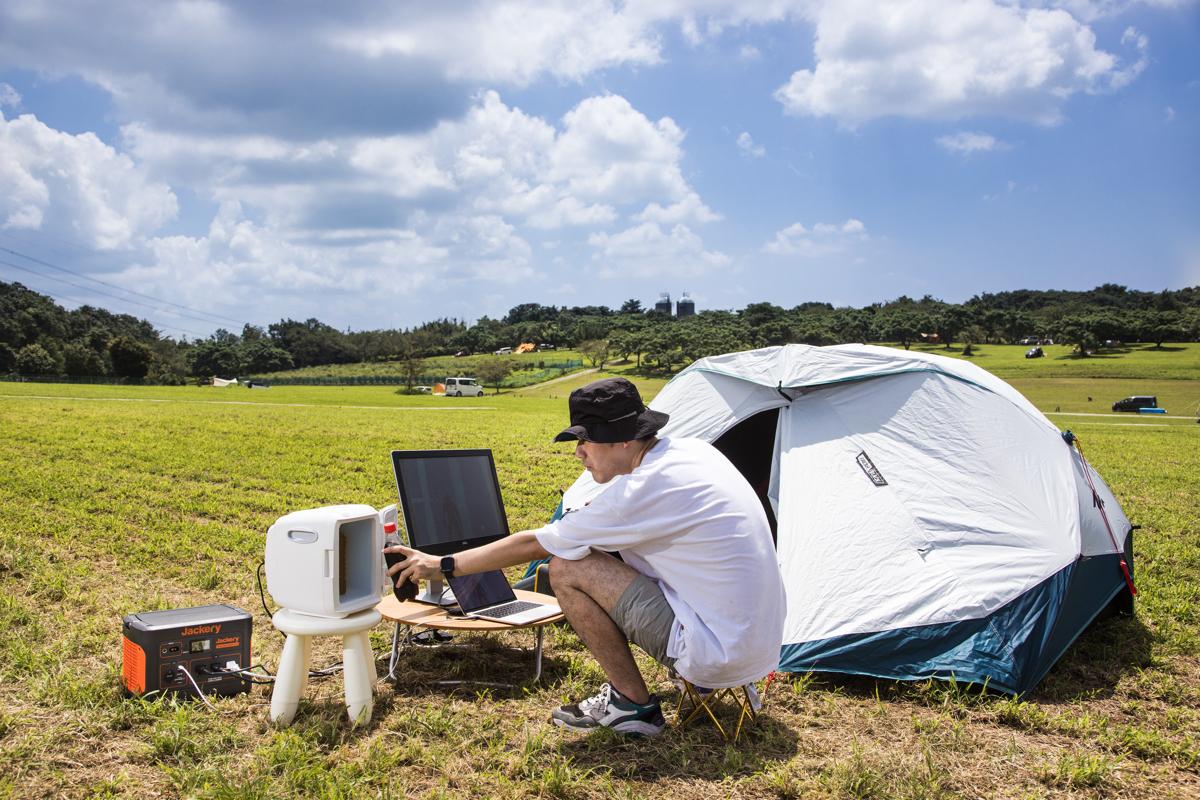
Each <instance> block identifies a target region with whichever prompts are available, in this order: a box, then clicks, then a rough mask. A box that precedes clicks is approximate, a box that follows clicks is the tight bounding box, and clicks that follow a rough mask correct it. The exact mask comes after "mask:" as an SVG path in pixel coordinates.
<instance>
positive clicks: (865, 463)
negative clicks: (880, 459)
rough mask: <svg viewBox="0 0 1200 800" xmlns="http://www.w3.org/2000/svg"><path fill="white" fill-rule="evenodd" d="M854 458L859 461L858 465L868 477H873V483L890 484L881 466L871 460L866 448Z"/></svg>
mask: <svg viewBox="0 0 1200 800" xmlns="http://www.w3.org/2000/svg"><path fill="white" fill-rule="evenodd" d="M854 460H855V461H857V462H858V465H859V466H860V467H862V471H863V472H865V473H866V474H867V477H868V478H870V479H871V483H873V484H875V485H876V486H887V485H888V482H887V481H886V480H884V477H883V473H882V472H880V471H879V468H878V467H876V466H875V462H873V461H871V457H870V456H869V455H867V451H866V450H863V451H862V452H861V453H859V454H858V455H856V456H855V457H854Z"/></svg>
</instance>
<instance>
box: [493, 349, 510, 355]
mask: <svg viewBox="0 0 1200 800" xmlns="http://www.w3.org/2000/svg"><path fill="white" fill-rule="evenodd" d="M511 352H512V348H511V347H501V348H500V349H499V350H497V351H496V352H494V353H492V355H494V356H506V355H508V354H509V353H511Z"/></svg>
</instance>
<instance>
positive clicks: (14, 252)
mask: <svg viewBox="0 0 1200 800" xmlns="http://www.w3.org/2000/svg"><path fill="white" fill-rule="evenodd" d="M0 250H3V251H4V252H6V253H9V254H11V255H14V256H17V257H18V258H23V259H25V260H27V261H32V262H33V263H35V264H40V265H42V266H43V267H49V268H50V269H56V270H58V271H59V272H65V273H67V274H68V275H74V276H76V277H78V278H83V279H84V280H89V281H92V282H94V283H99V284H101V285H103V286H108V287H110V288H113V289H117V290H119V291H122V292H127V293H129V294H132V295H137V296H138V297H144V298H146V299H147V300H153V301H154V302H156V303H164V304H166V305H169V306H174V307H175V308H180V309H183V310H184V311H191V312H194V313H196V314H203V315H205V316H207V317H212V318H213V319H216V320H223V321H225V322H232V323H233V324H235V325H247V324H249V323H247V322H244V321H243V320H238V319H233V318H232V317H226V316H222V315H221V314H214V313H212V312H211V311H204V310H203V309H199V308H190V307H189V306H185V305H180V304H179V303H173V302H171V301H170V300H164V299H162V298H161V297H154V296H153V295H149V294H144V293H142V292H138V291H135V290H133V289H126V288H125V287H124V286H118V285H116V284H115V283H109V282H107V281H102V280H100V279H99V278H93V277H92V276H90V275H84V274H83V273H81V272H75V271H74V270H70V269H67V268H66V267H60V266H58V265H57V264H51V263H50V262H49V261H43V260H42V259H40V258H35V257H34V256H30V255H26V254H25V253H21V252H18V251H17V250H13V249H12V248H9V247H4V246H3V245H0ZM4 263H8V262H4ZM10 266H15V265H12V264H10ZM35 274H37V273H35ZM46 277H50V276H48V275H47V276H46ZM55 280H59V279H55ZM80 288H87V287H80ZM88 291H92V290H91V289H89V290H88ZM192 319H195V317H192ZM199 321H200V322H209V321H210V320H206V319H202V320H199Z"/></svg>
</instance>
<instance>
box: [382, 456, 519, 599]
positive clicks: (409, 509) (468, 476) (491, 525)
mask: <svg viewBox="0 0 1200 800" xmlns="http://www.w3.org/2000/svg"><path fill="white" fill-rule="evenodd" d="M392 465H393V467H395V470H396V488H397V490H398V491H399V493H400V508H401V509H402V510H403V512H404V527H405V530H406V531H407V533H408V543H409V546H410V547H412V548H414V549H416V550H420V551H421V552H423V553H429V554H430V555H435V556H445V555H452V554H454V553H457V552H460V551H462V550H466V549H468V548H471V547H478V546H480V545H484V544H488V543H489V542H494V541H496V540H497V539H502V538H504V537H505V536H507V535H508V518H507V517H506V516H505V514H504V503H503V501H502V500H501V497H500V481H499V480H498V479H497V478H496V464H495V462H494V461H493V460H492V451H491V450H394V451H392ZM435 590H436V596H437V597H441V592H440V582H439V586H437V587H432V586H431V588H430V592H434V591H435ZM419 599H429V597H428V595H426V596H424V597H422V598H419ZM431 602H434V601H431Z"/></svg>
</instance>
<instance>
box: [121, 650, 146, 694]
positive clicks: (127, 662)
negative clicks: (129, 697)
mask: <svg viewBox="0 0 1200 800" xmlns="http://www.w3.org/2000/svg"><path fill="white" fill-rule="evenodd" d="M124 639H125V642H124V644H123V645H122V648H121V650H122V652H121V655H122V659H121V660H122V664H121V680H122V681H124V682H125V688H126V689H128V690H129V691H131V692H133V693H134V694H145V693H146V651H145V650H143V649H142V648H141V647H139V646H138V645H137V644H136V643H135V642H131V641H130V640H129V637H128V636H126V637H124Z"/></svg>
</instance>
